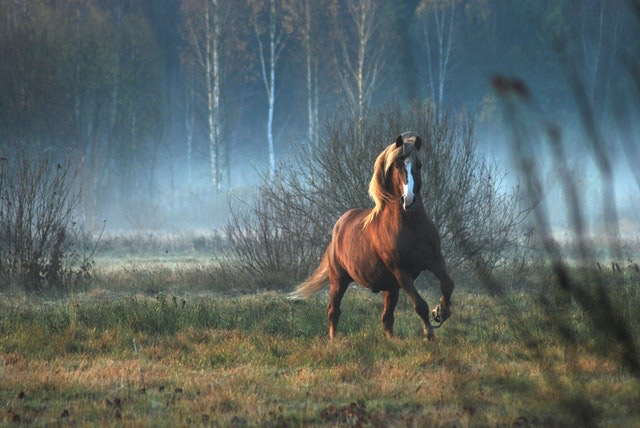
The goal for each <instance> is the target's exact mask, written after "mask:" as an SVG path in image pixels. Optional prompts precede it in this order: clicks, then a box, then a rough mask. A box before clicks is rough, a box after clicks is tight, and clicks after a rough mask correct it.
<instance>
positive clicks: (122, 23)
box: [0, 0, 640, 236]
mask: <svg viewBox="0 0 640 428" xmlns="http://www.w3.org/2000/svg"><path fill="white" fill-rule="evenodd" d="M271 4H273V8H270V5H271ZM637 13H638V6H637V3H635V2H633V1H597V0H589V1H582V2H572V1H538V2H501V1H471V0H468V1H456V0H453V1H427V0H424V1H418V0H412V1H403V2H385V1H382V0H367V1H360V2H341V1H328V0H327V1H303V0H299V1H274V2H258V1H249V0H247V1H245V2H226V1H218V2H204V1H193V0H153V1H146V0H144V1H136V2H131V1H125V0H122V1H115V2H108V3H104V2H99V1H93V0H88V1H71V2H68V1H65V2H58V1H53V2H51V1H26V0H16V1H8V2H2V4H1V5H0V18H1V19H2V22H3V24H2V25H1V26H0V52H1V54H2V60H0V77H1V78H0V155H1V156H2V157H3V158H6V159H13V158H15V157H17V156H20V155H27V156H37V155H46V156H49V157H52V158H54V159H55V160H56V161H60V160H69V161H70V164H69V166H70V167H71V168H78V169H79V183H80V184H81V186H82V190H81V201H80V205H79V213H80V214H79V217H78V219H79V220H80V221H81V222H82V223H84V224H85V227H86V228H87V229H88V230H90V231H93V232H98V231H100V230H101V229H102V227H103V226H104V225H105V224H106V231H108V232H109V231H114V232H115V231H122V230H166V231H171V232H177V231H182V230H212V229H218V228H221V227H223V226H224V224H225V222H226V221H227V218H228V204H229V198H231V199H233V200H237V199H240V200H243V201H247V202H250V201H251V198H252V196H253V195H254V193H255V192H256V189H257V188H258V186H259V184H260V183H261V182H262V180H263V179H269V177H273V176H276V177H277V175H278V170H279V169H281V168H294V169H295V167H296V166H295V165H292V164H291V159H292V158H293V154H294V153H295V152H296V151H299V150H302V149H306V148H308V147H314V146H315V145H317V144H320V143H322V142H323V141H325V140H326V138H324V137H326V135H325V134H326V130H327V127H326V122H327V121H329V120H333V119H335V118H347V117H352V118H355V119H356V120H360V121H362V120H363V119H366V118H367V117H369V116H371V115H372V114H373V112H374V111H376V110H384V109H388V108H390V106H392V105H399V106H402V108H406V109H412V108H415V106H416V105H417V104H425V103H426V104H430V105H432V106H433V107H434V109H435V111H436V114H437V115H438V116H439V117H440V115H441V114H442V113H443V112H450V113H452V114H453V115H458V114H468V115H470V116H472V117H474V118H475V130H474V132H475V134H474V140H475V142H476V150H477V151H478V153H479V154H480V155H481V156H483V157H485V158H486V159H488V160H489V161H490V162H495V163H496V164H497V166H498V168H499V169H500V170H501V171H502V172H504V174H505V177H504V180H503V183H504V188H505V191H508V189H509V188H511V187H512V186H515V185H517V184H518V183H521V181H522V177H521V171H519V169H518V167H517V164H516V162H514V158H513V156H512V149H511V148H512V147H513V145H512V142H513V135H512V133H511V132H510V130H509V126H508V124H506V122H505V117H504V114H503V113H504V106H502V105H501V103H500V100H499V98H498V97H497V95H496V92H495V90H494V88H493V87H492V85H491V79H492V77H493V76H495V75H496V74H499V75H504V76H507V77H509V78H517V79H518V80H520V81H521V82H523V83H524V84H525V85H526V88H527V90H528V91H529V93H530V95H531V97H530V99H529V100H528V101H527V102H526V103H523V105H522V106H521V107H522V108H523V110H524V111H521V112H520V113H519V114H520V117H521V119H522V118H523V117H524V118H525V119H524V120H525V121H528V124H527V126H528V127H529V131H530V132H531V135H532V137H531V138H530V141H528V142H527V144H529V145H530V146H531V147H530V150H531V153H533V154H534V156H535V157H536V162H539V167H540V168H541V171H543V175H544V177H545V181H544V183H542V184H543V185H544V190H543V191H542V192H541V194H540V195H539V197H540V198H541V200H542V201H545V202H547V203H548V205H549V206H552V207H559V206H562V205H563V203H564V202H565V201H563V197H564V196H563V194H562V192H561V191H560V190H559V183H560V179H559V175H561V172H558V171H555V170H554V167H553V163H552V162H551V160H550V153H549V149H548V148H546V146H545V143H544V141H543V140H544V139H545V138H546V137H545V132H546V131H545V129H546V128H547V127H548V124H549V123H554V124H555V125H556V126H557V127H558V128H560V129H561V130H562V138H563V144H565V146H566V153H567V159H566V164H567V166H568V168H570V169H571V173H572V174H573V175H574V176H575V177H576V180H577V185H578V186H579V187H580V191H581V195H582V196H583V197H584V200H583V204H584V207H583V208H584V209H586V210H587V213H588V223H589V225H588V230H589V232H590V233H593V234H598V233H600V232H601V231H602V227H601V226H599V223H601V222H602V218H599V217H598V213H599V212H601V209H599V208H602V207H601V206H600V205H602V201H601V198H600V197H599V196H598V195H599V194H600V192H599V191H598V189H599V186H600V185H601V184H602V177H601V171H599V170H598V168H597V166H596V165H595V164H594V161H593V156H592V155H593V150H594V149H593V147H592V144H591V143H590V142H589V136H588V135H587V134H588V132H589V131H588V130H585V127H584V116H583V110H584V105H583V104H581V103H583V101H586V105H588V106H589V109H590V111H591V113H590V114H591V116H590V117H591V118H592V119H593V123H594V125H595V126H596V127H597V128H598V133H599V135H600V138H601V141H602V143H603V144H604V149H605V150H606V151H607V153H609V155H610V157H611V162H612V165H613V168H612V170H613V180H614V186H613V188H614V189H615V201H616V204H617V208H618V211H619V219H620V227H621V232H622V233H623V234H627V233H628V234H635V235H634V236H637V234H638V231H639V227H638V224H640V201H639V198H638V180H637V177H636V178H634V175H633V174H634V172H633V169H634V165H635V164H634V162H633V159H632V154H633V152H632V151H629V150H627V149H625V148H629V147H636V148H637V146H638V135H639V134H638V124H637V120H635V119H636V118H637V117H638V116H637V115H638V105H637V103H636V102H637V100H638V98H637V96H636V97H635V98H634V94H637V90H638V88H637V86H634V85H635V84H637V80H636V81H634V75H633V70H634V68H633V67H635V66H637V61H638V49H639V46H638V40H640V31H639V26H638V20H637V17H638V16H637ZM205 16H208V17H209V21H206V20H205ZM270 19H272V21H269V20H270ZM269 22H273V23H274V26H273V27H270V26H269V25H267V24H268V23H269ZM359 30H361V31H359ZM272 48H273V49H272ZM360 48H361V49H360ZM576 88H578V89H576ZM577 93H580V94H582V95H580V96H578V95H576V94H577ZM581 96H583V98H584V100H582V99H581V98H580V97H581ZM579 98H580V99H579ZM407 130H408V129H405V128H403V124H398V129H397V130H396V131H395V133H400V132H404V131H407ZM395 136H396V135H378V136H376V137H375V138H376V141H371V147H372V149H371V150H372V151H373V152H376V151H378V149H379V148H380V147H381V146H383V145H386V144H388V143H389V142H391V141H392V139H393V138H394V137H395ZM354 162H357V159H354ZM427 174H428V172H427ZM427 205H428V201H427ZM557 211H558V212H557V215H554V217H553V222H554V228H555V230H556V231H557V233H558V235H559V236H562V235H563V233H564V232H563V231H564V230H566V229H567V227H568V226H567V224H568V222H569V221H570V220H569V219H568V218H567V214H566V213H564V212H562V211H563V210H557ZM105 220H106V223H105Z"/></svg>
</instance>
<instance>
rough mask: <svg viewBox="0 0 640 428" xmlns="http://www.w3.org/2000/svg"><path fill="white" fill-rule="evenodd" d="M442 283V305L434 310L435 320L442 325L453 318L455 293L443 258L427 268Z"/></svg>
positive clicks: (439, 258) (434, 261) (437, 259)
mask: <svg viewBox="0 0 640 428" xmlns="http://www.w3.org/2000/svg"><path fill="white" fill-rule="evenodd" d="M427 269H429V271H431V272H432V273H433V274H434V275H435V276H436V278H438V280H439V281H440V292H441V295H440V304H438V305H437V306H436V307H435V308H433V312H432V315H433V320H434V321H435V322H437V323H440V324H442V323H443V322H445V321H446V320H447V318H449V317H450V316H451V294H452V293H453V287H454V284H453V280H452V279H451V277H449V273H448V272H447V266H446V263H445V261H444V258H443V257H438V258H436V259H434V260H433V261H432V262H431V263H430V264H429V266H428V267H427Z"/></svg>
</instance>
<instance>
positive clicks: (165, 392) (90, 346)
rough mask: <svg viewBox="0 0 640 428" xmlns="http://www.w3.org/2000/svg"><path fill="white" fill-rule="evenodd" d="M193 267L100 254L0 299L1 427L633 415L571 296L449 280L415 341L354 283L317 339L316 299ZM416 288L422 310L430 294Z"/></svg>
mask: <svg viewBox="0 0 640 428" xmlns="http://www.w3.org/2000/svg"><path fill="white" fill-rule="evenodd" d="M197 260H198V259H197V258H193V259H190V258H183V259H179V260H172V261H167V260H161V259H160V258H159V257H158V258H157V259H154V260H151V261H149V260H147V261H145V262H144V263H143V262H142V261H137V262H136V261H134V262H127V263H123V264H120V265H117V266H116V265H113V264H111V265H109V267H105V265H106V263H104V261H103V263H100V262H99V263H98V265H97V268H96V269H97V273H96V274H95V276H94V281H93V285H92V286H91V287H89V288H88V289H87V290H85V291H82V292H77V293H72V294H69V295H66V296H62V297H60V296H57V297H53V296H49V297H43V296H34V295H30V294H24V293H21V292H15V291H14V292H5V293H4V294H3V295H2V296H1V298H0V424H3V425H10V424H33V425H57V424H63V425H100V426H110V425H113V426H122V425H125V426H182V425H204V426H207V425H222V426H256V425H260V426H301V425H304V426H308V425H311V426H317V425H322V426H420V427H422V426H589V425H594V426H595V425H598V426H616V427H617V426H638V425H639V424H640V381H639V380H638V378H634V377H633V376H632V375H630V374H629V371H628V370H627V368H626V366H625V365H624V363H623V362H622V359H621V358H620V351H619V350H618V349H617V345H616V342H615V340H613V339H610V338H607V337H606V334H604V333H601V332H599V331H598V330H597V329H594V328H593V325H592V324H591V322H590V321H589V319H588V317H587V316H585V312H584V311H583V310H581V309H580V307H579V305H578V304H576V302H574V301H573V300H572V299H570V298H563V297H562V296H557V297H553V298H551V297H550V298H551V300H552V301H553V302H554V304H553V306H552V307H549V306H546V305H545V304H541V302H540V296H541V294H540V293H538V292H531V291H528V290H524V289H519V290H511V291H509V292H507V293H506V294H504V295H502V296H501V297H495V296H492V295H490V294H489V293H487V292H484V291H482V289H481V288H480V287H475V288H474V287H471V285H472V284H459V285H458V288H457V289H456V292H455V293H454V299H455V300H454V303H455V307H454V312H453V315H452V318H451V319H450V320H449V321H448V322H447V323H445V325H444V326H443V327H442V328H441V329H439V330H437V331H436V333H437V339H436V340H435V341H432V342H427V341H425V340H423V339H421V337H420V332H421V324H420V322H419V320H418V317H417V315H415V313H414V312H413V308H412V306H411V305H410V304H409V302H408V299H406V298H405V297H404V296H403V297H402V298H401V301H400V304H399V307H398V311H397V314H396V333H397V337H396V338H394V339H393V340H388V339H386V338H385V337H384V334H383V333H382V329H381V325H380V321H379V317H380V311H381V308H382V299H381V297H380V296H379V295H375V294H372V293H370V292H368V291H366V290H362V289H357V288H352V289H351V290H349V292H348V293H347V295H346V297H345V300H344V303H343V311H342V312H343V316H342V319H341V322H340V336H339V338H338V339H337V340H335V341H334V342H333V343H330V342H329V341H328V340H327V323H326V315H325V310H324V307H325V305H326V300H327V296H326V294H323V293H321V294H319V295H318V296H315V297H314V298H312V299H310V300H309V301H303V302H298V301H294V302H292V301H288V300H287V299H286V295H285V293H284V292H277V291H262V292H260V291H256V290H255V289H253V288H251V289H250V290H242V289H240V290H238V289H229V288H228V287H226V285H225V284H224V283H222V282H221V280H220V277H219V276H217V275H216V274H215V273H214V272H213V271H212V269H211V267H210V266H208V265H207V264H206V263H204V264H203V263H201V262H199V261H197ZM633 274H634V272H631V271H629V272H625V273H623V274H621V275H625V277H624V278H623V279H622V280H623V283H624V284H627V287H625V290H624V293H626V294H624V293H623V294H620V295H619V296H618V300H616V301H617V302H619V303H620V305H622V306H624V305H625V304H626V305H628V307H626V308H625V307H621V308H620V309H621V310H622V311H626V312H625V313H626V314H627V315H630V314H633V313H634V311H635V310H634V309H633V307H632V305H633V304H635V303H632V302H636V303H637V302H638V301H640V300H639V299H638V293H639V291H638V285H637V284H638V279H639V278H640V277H638V276H635V277H634V276H633ZM636 275H637V274H636ZM536 280H537V281H542V282H544V281H547V280H549V279H548V278H547V279H545V276H544V275H540V278H539V279H536ZM630 293H631V294H630ZM633 293H635V294H633ZM423 295H425V297H427V299H428V301H429V302H430V303H431V304H432V305H433V304H434V302H435V299H436V297H437V294H436V291H435V290H431V289H424V290H423ZM634 299H635V300H634ZM560 319H561V320H563V321H562V325H561V328H558V320H560ZM632 321H633V322H632V330H633V334H634V337H635V338H636V339H635V340H636V345H637V338H638V333H639V331H638V319H637V315H636V318H634V320H632Z"/></svg>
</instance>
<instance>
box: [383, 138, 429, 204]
mask: <svg viewBox="0 0 640 428" xmlns="http://www.w3.org/2000/svg"><path fill="white" fill-rule="evenodd" d="M394 146H395V148H394V149H393V150H392V151H391V156H390V158H391V159H390V160H391V161H392V165H393V167H392V168H389V169H388V172H387V174H388V177H389V180H390V182H391V184H390V187H391V189H390V193H391V194H394V195H395V194H396V193H397V192H398V193H399V194H400V201H401V203H402V208H403V209H404V210H410V209H412V208H413V206H414V203H415V201H416V195H418V192H420V187H421V186H422V175H421V168H422V162H421V161H420V159H419V157H418V154H417V152H418V150H420V147H422V140H421V139H420V137H418V136H415V137H409V138H405V136H404V135H399V136H398V138H397V139H396V141H395V143H394Z"/></svg>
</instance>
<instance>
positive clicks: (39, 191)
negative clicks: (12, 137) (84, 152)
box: [0, 154, 91, 291]
mask: <svg viewBox="0 0 640 428" xmlns="http://www.w3.org/2000/svg"><path fill="white" fill-rule="evenodd" d="M76 178H77V170H76V169H74V168H73V167H72V166H71V165H70V164H68V163H64V164H62V163H56V162H54V161H51V160H50V159H47V158H44V157H41V158H37V159H34V158H31V157H27V156H25V155H22V154H11V155H7V156H6V157H5V156H3V157H2V159H1V160H0V289H2V288H8V287H13V286H15V287H18V288H23V289H25V290H58V291H61V290H65V289H68V288H69V287H73V286H75V285H77V284H78V283H79V282H82V281H85V280H87V279H88V275H89V270H90V269H89V268H90V264H91V262H90V260H88V258H82V257H81V256H80V255H79V253H78V252H77V251H76V250H75V249H74V246H73V244H74V242H76V241H77V239H78V238H79V235H80V232H81V228H80V226H79V224H78V223H77V209H78V205H79V192H78V189H77V184H78V183H77V180H76Z"/></svg>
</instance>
